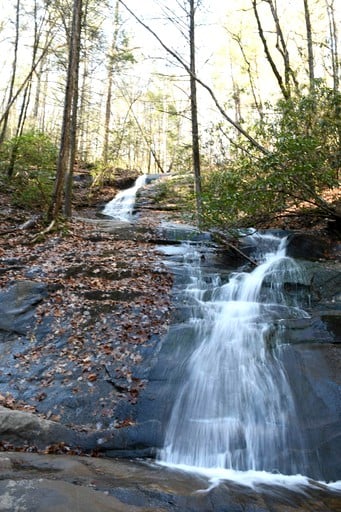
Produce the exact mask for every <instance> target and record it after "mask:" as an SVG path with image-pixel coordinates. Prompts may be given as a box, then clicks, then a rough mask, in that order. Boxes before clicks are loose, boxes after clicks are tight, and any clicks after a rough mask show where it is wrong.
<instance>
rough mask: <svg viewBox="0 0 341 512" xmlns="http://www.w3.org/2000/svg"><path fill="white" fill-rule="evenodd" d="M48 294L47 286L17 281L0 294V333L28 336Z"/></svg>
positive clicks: (33, 282)
mask: <svg viewBox="0 0 341 512" xmlns="http://www.w3.org/2000/svg"><path fill="white" fill-rule="evenodd" d="M46 293H47V289H46V286H45V285H44V284H43V283H37V282H35V281H17V282H16V283H14V284H13V285H12V286H10V287H9V288H8V289H7V290H5V291H2V292H0V331H7V332H13V333H17V334H26V332H27V330H28V328H29V327H30V325H31V323H32V320H33V316H34V312H35V307H36V306H37V304H39V302H41V301H42V300H43V298H44V297H45V296H46Z"/></svg>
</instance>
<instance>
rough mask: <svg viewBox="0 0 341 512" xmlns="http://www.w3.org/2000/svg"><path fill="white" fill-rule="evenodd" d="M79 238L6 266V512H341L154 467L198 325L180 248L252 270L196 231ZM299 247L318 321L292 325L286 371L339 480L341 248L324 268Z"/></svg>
mask: <svg viewBox="0 0 341 512" xmlns="http://www.w3.org/2000/svg"><path fill="white" fill-rule="evenodd" d="M80 225H81V226H82V228H81V230H82V233H81V236H80V234H79V226H78V227H77V226H75V232H78V234H77V236H75V237H74V238H73V239H72V241H71V243H70V244H68V245H67V247H66V246H65V245H64V242H63V241H62V240H61V239H58V237H57V238H53V237H51V238H49V239H48V240H45V241H44V242H42V243H41V244H40V245H38V250H37V246H36V248H35V250H34V251H32V250H31V249H30V247H28V248H27V250H23V249H21V251H20V252H19V253H16V254H15V255H13V251H12V254H11V255H10V253H11V248H9V249H8V251H7V252H6V254H5V255H3V256H2V258H1V264H2V269H1V274H0V276H1V279H2V290H1V292H0V312H1V315H0V339H1V341H0V345H1V361H0V403H1V405H2V406H1V408H0V436H1V437H0V443H1V447H2V449H3V450H4V451H3V452H2V453H1V454H0V455H1V458H0V469H1V480H0V485H1V491H0V509H1V510H23V511H32V512H33V511H38V510H42V511H43V510H44V511H45V510H49V511H50V510H51V511H52V510H55V511H58V510H60V511H66V510H74V509H75V507H77V508H76V510H78V511H82V510H84V511H89V510H98V511H105V510H117V511H120V510H129V511H133V510H150V511H152V510H179V511H180V510H181V511H192V510H193V511H200V510H203V511H211V510H212V511H217V512H219V511H228V512H233V511H245V512H251V511H257V512H258V511H259V512H262V511H264V512H265V511H270V510H271V511H277V510H278V511H282V510H283V511H289V510H302V511H303V510H304V511H305V510H306V511H308V510H316V511H319V512H323V511H331V512H337V511H338V510H339V509H340V506H341V491H340V489H338V488H337V486H328V485H326V484H325V483H317V482H316V481H310V482H309V481H308V480H306V481H304V482H303V483H302V485H301V486H300V488H297V487H295V486H291V485H290V484H289V483H288V482H285V483H283V485H278V484H275V485H273V486H270V485H269V484H267V483H264V482H259V483H258V484H255V483H253V484H252V485H251V484H248V485H245V483H243V484H241V483H240V482H239V483H237V482H236V481H234V482H233V481H228V480H225V481H222V482H219V481H214V482H213V481H210V480H209V478H208V477H205V476H200V475H195V474H189V473H186V472H183V471H179V470H174V469H173V470H171V469H169V468H165V467H161V466H159V465H156V464H155V463H154V462H153V457H154V456H155V453H156V451H157V450H158V448H160V447H161V446H162V444H163V436H164V422H165V421H166V419H167V417H168V416H169V411H170V408H171V404H172V401H173V400H174V395H175V393H176V392H177V390H176V389H175V388H174V386H173V384H172V383H171V381H169V379H168V377H169V375H170V373H171V372H172V368H173V367H174V366H175V365H177V364H178V361H177V360H176V359H175V358H174V353H175V352H176V347H177V343H178V339H179V330H180V329H182V331H181V332H182V334H181V336H182V337H183V334H184V333H183V326H184V324H185V318H186V314H187V305H186V304H185V303H184V301H183V300H182V298H183V295H182V290H183V284H184V279H183V274H182V271H181V257H180V258H179V254H181V249H180V251H179V248H180V247H181V246H180V243H181V241H182V240H187V241H188V243H191V244H196V245H197V247H198V248H199V250H200V251H202V261H203V266H204V267H205V268H206V270H207V271H208V272H211V270H212V271H213V270H214V271H217V270H219V271H220V272H221V273H222V274H224V273H225V274H226V275H228V273H229V272H231V271H232V270H233V269H235V268H237V267H238V266H239V265H240V264H241V263H243V264H245V261H242V259H241V256H240V254H238V253H236V252H235V251H234V250H233V249H231V247H228V248H223V247H221V246H220V247H218V246H217V245H216V244H214V243H212V242H210V241H209V239H208V238H209V237H208V235H206V234H202V233H198V232H197V231H196V230H193V229H192V228H187V227H185V226H172V225H169V224H164V225H163V226H162V225H161V226H160V225H159V224H158V223H156V224H155V223H154V224H153V225H151V224H148V223H147V224H143V222H142V224H138V225H134V226H133V225H131V224H129V225H128V224H127V225H125V226H122V225H115V223H112V222H110V221H106V220H92V221H86V222H85V223H81V224H80ZM203 241H204V242H205V243H204V245H201V244H202V242H203ZM161 247H166V250H164V251H163V252H162V253H161V252H160V249H161ZM242 249H243V252H244V253H245V254H246V253H247V251H248V248H247V247H242ZM289 250H290V251H291V253H292V254H293V255H294V256H295V257H297V258H300V259H301V260H302V261H304V262H305V265H306V271H307V274H306V275H307V278H306V284H305V286H306V287H307V288H309V294H308V296H309V304H307V307H308V308H309V311H310V313H311V314H310V318H309V319H307V320H304V321H302V320H300V321H299V322H296V323H295V322H293V323H292V325H291V326H287V328H288V332H289V333H290V343H291V346H292V350H291V351H290V353H289V355H288V361H287V363H288V365H290V367H291V368H292V370H293V371H292V375H293V377H292V384H293V385H294V386H295V389H296V390H297V391H296V392H297V398H298V400H299V402H300V403H301V404H302V408H301V414H302V424H304V423H305V427H304V428H307V429H309V431H310V435H312V436H313V437H314V436H315V438H316V446H318V449H319V450H320V453H321V457H322V459H323V461H324V462H323V464H324V465H325V475H326V476H325V479H326V480H331V481H333V480H336V479H340V478H341V476H340V466H339V461H340V460H341V453H340V447H341V433H340V417H341V403H340V385H341V382H340V369H341V358H340V341H341V336H340V314H341V297H340V294H339V290H340V275H341V273H340V264H339V263H338V261H337V247H336V246H333V247H332V248H331V249H330V251H329V258H328V259H325V257H324V255H325V242H324V240H322V241H321V240H319V239H318V238H316V237H310V236H308V237H307V236H304V237H301V236H297V235H292V238H291V242H290V247H289ZM165 263H166V266H165ZM305 291H306V290H305ZM187 335H188V336H190V332H188V333H187ZM182 339H183V338H182ZM308 388H309V390H310V392H309V395H307V393H306V390H307V389H308ZM311 389H312V390H313V392H311ZM307 396H308V397H309V398H307ZM304 418H307V420H306V421H305V420H304ZM35 452H36V453H35ZM142 458H143V460H142Z"/></svg>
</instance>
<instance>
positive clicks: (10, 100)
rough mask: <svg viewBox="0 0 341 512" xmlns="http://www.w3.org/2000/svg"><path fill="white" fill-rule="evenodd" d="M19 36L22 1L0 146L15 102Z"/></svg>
mask: <svg viewBox="0 0 341 512" xmlns="http://www.w3.org/2000/svg"><path fill="white" fill-rule="evenodd" d="M19 34H20V0H17V4H16V21H15V40H14V58H13V65H12V76H11V81H10V86H9V91H8V100H7V107H6V108H5V112H4V114H3V115H2V118H1V119H0V124H2V128H1V132H0V145H1V144H2V143H3V141H4V140H5V137H6V132H7V126H8V118H9V112H10V108H11V106H12V104H13V102H14V100H13V91H14V83H15V78H16V73H17V62H18V46H19Z"/></svg>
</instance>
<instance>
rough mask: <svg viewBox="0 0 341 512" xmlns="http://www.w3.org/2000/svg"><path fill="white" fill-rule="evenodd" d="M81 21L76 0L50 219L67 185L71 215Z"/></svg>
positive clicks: (79, 3)
mask: <svg viewBox="0 0 341 512" xmlns="http://www.w3.org/2000/svg"><path fill="white" fill-rule="evenodd" d="M81 21H82V0H74V1H73V11H72V27H71V36H70V43H69V44H70V47H69V62H68V70H67V79H66V90H65V100H64V113H63V124H62V133H61V141H60V149H59V156H58V162H57V175H56V181H55V187H54V192H53V198H52V202H51V205H50V209H49V213H48V217H49V220H50V221H52V220H55V219H56V218H57V216H58V214H59V212H60V210H61V208H62V203H63V189H64V187H65V201H64V213H65V215H67V216H70V215H71V194H72V178H73V166H74V160H75V146H76V127H77V100H78V74H79V73H78V70H79V58H80V35H81Z"/></svg>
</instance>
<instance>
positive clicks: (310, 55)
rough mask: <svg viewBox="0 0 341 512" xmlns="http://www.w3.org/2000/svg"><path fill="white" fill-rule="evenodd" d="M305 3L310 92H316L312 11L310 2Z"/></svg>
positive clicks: (305, 1)
mask: <svg viewBox="0 0 341 512" xmlns="http://www.w3.org/2000/svg"><path fill="white" fill-rule="evenodd" d="M303 3H304V19H305V25H306V30H307V48H308V69H309V87H310V92H313V91H314V86H315V65H314V50H313V36H312V28H311V20H310V10H309V3H308V0H303Z"/></svg>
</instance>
